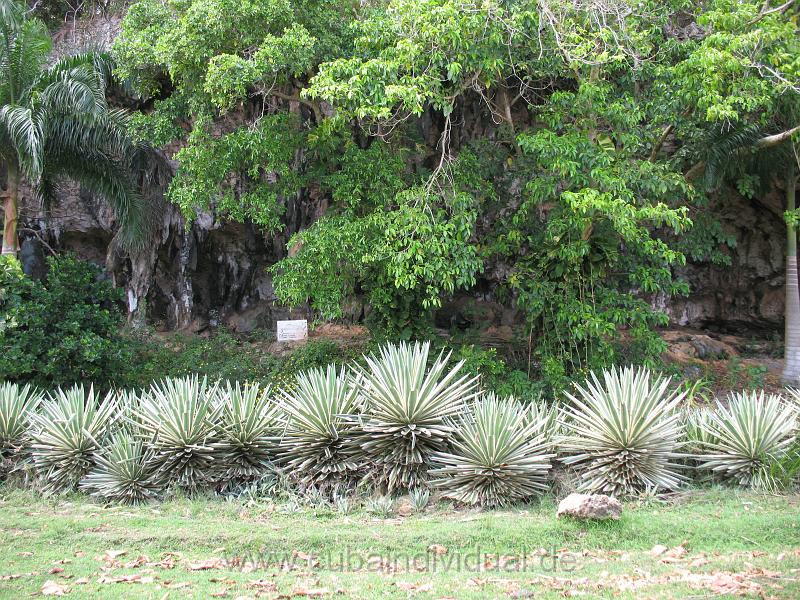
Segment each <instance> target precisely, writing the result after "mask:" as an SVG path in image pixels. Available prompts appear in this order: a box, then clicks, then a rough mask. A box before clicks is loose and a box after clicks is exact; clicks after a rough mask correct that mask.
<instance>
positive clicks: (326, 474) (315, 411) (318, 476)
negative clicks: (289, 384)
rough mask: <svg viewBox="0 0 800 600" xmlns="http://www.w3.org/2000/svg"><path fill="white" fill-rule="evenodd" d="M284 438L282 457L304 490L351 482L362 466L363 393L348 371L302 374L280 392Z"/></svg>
mask: <svg viewBox="0 0 800 600" xmlns="http://www.w3.org/2000/svg"><path fill="white" fill-rule="evenodd" d="M280 407H281V410H282V413H283V436H282V438H281V441H280V451H279V452H280V460H281V463H282V464H283V466H284V467H285V469H286V471H287V472H288V473H289V474H290V475H291V476H293V477H294V478H296V479H297V481H298V483H299V485H300V487H301V488H302V489H304V490H305V489H311V488H317V489H322V490H326V491H327V490H329V489H333V488H335V487H337V485H338V484H344V485H345V486H346V485H347V484H349V483H351V482H352V481H353V479H354V477H355V476H356V475H357V474H358V471H359V469H360V464H359V461H358V456H357V448H356V447H355V446H354V444H353V435H354V433H355V431H356V425H355V422H354V419H353V415H355V414H356V413H357V412H358V411H359V403H358V394H357V391H356V389H355V388H354V387H353V385H352V383H351V381H350V380H349V378H348V377H347V376H346V374H345V372H344V370H342V371H341V372H338V373H337V371H336V367H335V366H334V365H329V366H328V368H327V369H326V370H322V369H312V370H310V371H306V372H304V373H299V374H298V375H297V378H296V385H294V386H293V389H292V390H291V391H285V392H282V393H281V400H280Z"/></svg>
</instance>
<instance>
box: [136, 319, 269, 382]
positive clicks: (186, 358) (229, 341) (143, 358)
mask: <svg viewBox="0 0 800 600" xmlns="http://www.w3.org/2000/svg"><path fill="white" fill-rule="evenodd" d="M126 342H127V343H128V344H129V345H130V346H131V348H133V349H134V350H135V351H134V360H133V362H132V363H131V365H130V366H129V367H128V368H127V369H126V370H125V372H124V373H123V376H122V379H123V380H124V384H125V385H126V386H128V387H147V386H149V385H150V384H151V383H152V382H153V381H157V380H160V379H163V378H165V377H169V378H176V377H191V376H193V375H196V376H198V377H207V378H208V380H209V381H220V380H222V381H224V380H230V381H241V382H242V383H244V382H248V381H259V380H263V379H271V378H272V376H273V374H274V373H275V372H276V371H277V370H278V369H279V368H280V365H281V363H282V359H280V358H278V357H276V356H273V355H272V354H270V353H269V352H267V351H266V350H264V349H262V348H261V347H259V346H251V345H249V344H248V343H247V342H243V341H241V340H238V339H237V338H236V337H234V336H233V335H231V334H230V333H229V332H227V331H224V330H221V331H218V332H216V333H215V334H214V335H211V336H209V337H200V336H197V335H182V334H176V335H174V336H170V338H169V344H164V341H163V340H162V339H150V338H149V337H143V338H142V337H141V334H139V336H137V337H134V336H128V337H127V339H126Z"/></svg>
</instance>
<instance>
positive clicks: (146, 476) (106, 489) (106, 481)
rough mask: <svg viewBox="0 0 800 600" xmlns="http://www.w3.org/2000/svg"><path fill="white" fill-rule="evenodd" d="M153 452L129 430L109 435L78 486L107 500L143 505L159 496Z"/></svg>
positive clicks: (159, 488) (159, 489)
mask: <svg viewBox="0 0 800 600" xmlns="http://www.w3.org/2000/svg"><path fill="white" fill-rule="evenodd" d="M153 458H154V453H153V451H152V450H150V449H148V448H147V446H146V445H145V443H144V440H142V439H141V438H140V437H137V436H135V435H134V434H133V433H132V432H131V431H130V430H128V429H121V430H119V431H117V432H116V433H114V434H113V435H112V436H111V441H110V442H109V444H108V446H107V447H105V448H103V449H102V450H101V451H100V452H99V453H98V455H97V456H96V457H95V463H96V465H95V467H94V469H92V470H91V471H90V472H89V474H88V475H87V476H86V477H84V479H83V480H82V481H81V483H80V489H81V490H83V491H85V492H88V493H89V494H90V495H92V496H94V497H96V498H99V499H101V500H103V501H106V502H114V503H120V504H142V503H145V502H148V501H149V500H153V499H155V498H157V497H158V495H159V493H160V491H161V486H160V485H159V481H158V479H157V475H156V468H155V463H154V461H153Z"/></svg>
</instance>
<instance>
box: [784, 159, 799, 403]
mask: <svg viewBox="0 0 800 600" xmlns="http://www.w3.org/2000/svg"><path fill="white" fill-rule="evenodd" d="M795 177H796V176H795V170H794V165H792V166H790V167H789V172H788V173H787V175H786V210H787V211H791V210H794V209H795V207H796V204H795V188H796V183H795ZM786 229H787V240H786V316H785V319H786V335H785V338H784V352H783V355H784V361H783V374H782V375H781V380H782V381H783V384H784V385H787V386H792V387H800V289H798V281H797V230H796V229H795V227H794V225H787V227H786Z"/></svg>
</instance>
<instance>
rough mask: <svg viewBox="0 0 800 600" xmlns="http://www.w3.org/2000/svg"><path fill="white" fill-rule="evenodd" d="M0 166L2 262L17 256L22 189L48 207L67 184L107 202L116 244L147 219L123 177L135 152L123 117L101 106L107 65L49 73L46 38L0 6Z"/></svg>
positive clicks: (18, 12) (89, 62)
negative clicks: (1, 177)
mask: <svg viewBox="0 0 800 600" xmlns="http://www.w3.org/2000/svg"><path fill="white" fill-rule="evenodd" d="M0 18H1V19H0V20H1V21H2V24H0V164H1V165H2V166H3V167H4V168H5V171H6V186H7V189H6V192H5V219H4V225H5V227H4V232H3V254H16V252H17V247H18V237H17V219H18V205H19V196H20V185H21V183H22V181H23V180H25V181H26V182H27V183H28V184H29V185H30V186H31V187H32V188H33V190H34V192H35V193H36V195H37V196H38V197H39V199H40V200H42V201H44V202H47V201H50V200H51V199H53V197H54V195H55V192H56V187H57V184H58V182H59V180H60V179H62V178H71V179H74V180H77V181H79V182H80V183H81V184H82V185H84V186H85V187H86V188H87V189H89V190H91V191H92V192H94V193H96V194H98V195H99V196H100V197H102V198H104V199H105V200H107V201H108V202H109V203H110V204H111V206H112V207H113V208H114V210H115V213H116V215H117V218H118V220H119V222H120V225H121V230H120V231H121V233H122V238H121V239H122V241H125V242H132V241H133V240H135V239H136V238H137V234H139V233H141V232H142V230H143V228H144V222H145V211H144V210H143V209H144V207H143V206H142V204H141V202H139V199H138V196H137V194H136V190H135V186H134V185H133V183H132V180H131V177H130V176H129V173H130V171H129V169H130V168H131V166H132V165H133V162H134V160H135V158H136V155H137V153H136V148H135V147H134V146H133V144H132V143H131V140H130V139H129V138H128V136H127V134H126V129H125V118H124V113H123V112H122V111H120V110H116V109H111V108H109V106H108V103H107V102H106V97H105V93H106V86H107V81H108V77H109V74H110V64H109V62H108V60H107V58H105V57H103V56H100V55H96V54H85V55H78V56H71V57H67V58H63V59H60V60H58V61H56V62H55V63H53V64H51V65H48V64H47V61H48V57H49V53H50V49H51V40H50V36H49V34H48V32H47V29H46V28H45V25H44V23H42V22H41V21H39V20H38V19H35V18H32V19H31V18H27V16H26V7H25V6H24V5H23V4H20V3H18V2H16V1H15V0H0Z"/></svg>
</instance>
